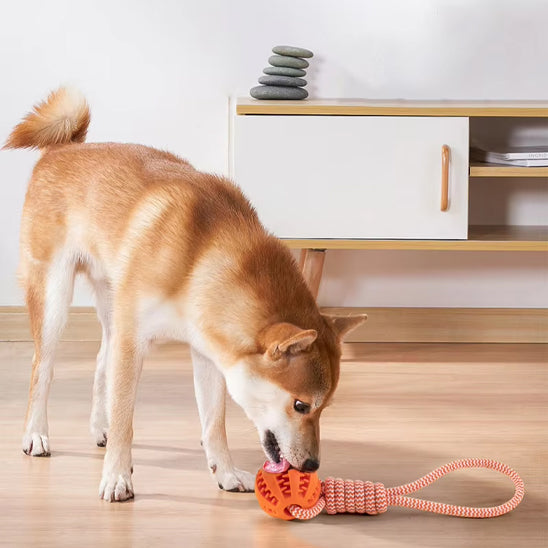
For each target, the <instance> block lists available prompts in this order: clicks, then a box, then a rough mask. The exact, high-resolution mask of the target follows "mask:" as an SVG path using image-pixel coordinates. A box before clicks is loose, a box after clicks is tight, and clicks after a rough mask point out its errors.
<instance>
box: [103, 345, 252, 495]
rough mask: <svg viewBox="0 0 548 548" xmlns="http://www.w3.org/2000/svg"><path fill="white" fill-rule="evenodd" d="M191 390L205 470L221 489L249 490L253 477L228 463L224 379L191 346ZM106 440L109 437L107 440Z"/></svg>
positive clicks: (230, 461) (211, 363) (229, 461)
mask: <svg viewBox="0 0 548 548" xmlns="http://www.w3.org/2000/svg"><path fill="white" fill-rule="evenodd" d="M191 352H192V364H193V367H194V390H195V393H196V401H197V403H198V412H199V414H200V421H201V423H202V444H203V447H204V450H205V453H206V458H207V464H208V466H209V469H210V471H211V473H212V474H213V476H214V477H215V479H216V480H217V483H218V485H219V487H220V488H221V489H224V490H225V491H243V492H245V491H253V490H254V486H255V476H254V475H252V474H250V473H249V472H245V471H243V470H238V469H237V468H235V467H234V464H233V463H232V457H231V456H230V452H229V450H228V443H227V440H226V429H225V399H226V384H225V379H224V377H223V375H222V373H221V372H220V371H219V369H218V368H217V367H216V366H215V364H214V363H213V362H212V361H211V360H210V359H209V358H206V357H205V356H203V355H202V354H200V353H199V352H197V351H196V350H195V349H194V348H192V351H191ZM109 443H110V440H109Z"/></svg>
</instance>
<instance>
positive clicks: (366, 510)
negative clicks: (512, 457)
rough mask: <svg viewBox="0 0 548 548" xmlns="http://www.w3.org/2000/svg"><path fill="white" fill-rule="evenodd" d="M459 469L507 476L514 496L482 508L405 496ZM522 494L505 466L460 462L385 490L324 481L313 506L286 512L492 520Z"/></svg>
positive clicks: (299, 516)
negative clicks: (408, 511)
mask: <svg viewBox="0 0 548 548" xmlns="http://www.w3.org/2000/svg"><path fill="white" fill-rule="evenodd" d="M463 468H487V469H489V470H496V471H497V472H500V473H501V474H504V475H505V476H508V477H509V478H510V479H511V480H512V482H513V483H514V487H515V491H514V496H513V497H512V498H511V499H510V500H508V501H507V502H505V503H504V504H501V505H499V506H491V507H486V508H474V507H470V506H456V505H453V504H444V503H441V502H433V501H430V500H423V499H416V498H412V497H407V496H405V495H408V494H409V493H413V492H415V491H418V490H419V489H423V488H424V487H426V486H427V485H430V484H431V483H434V482H435V481H436V480H438V479H440V478H441V477H443V476H445V475H447V474H449V473H450V472H453V471H455V470H461V469H463ZM524 493H525V488H524V484H523V480H522V479H521V478H520V477H519V475H518V474H517V472H515V471H514V470H512V468H510V467H509V466H506V465H505V464H502V463H500V462H497V461H494V460H490V459H462V460H456V461H453V462H450V463H449V464H445V465H444V466H440V467H439V468H436V469H435V470H433V471H432V472H430V473H429V474H426V476H423V477H422V478H419V479H418V480H416V481H413V482H411V483H407V484H405V485H400V486H397V487H389V488H388V489H387V488H385V487H384V485H383V484H382V483H372V482H370V481H359V480H357V481H353V480H342V479H339V478H327V479H326V480H325V481H324V482H322V496H321V497H320V499H319V500H318V502H317V503H316V504H315V505H314V506H312V507H311V508H306V509H305V508H301V507H300V506H298V505H295V504H294V505H292V506H290V507H289V508H288V510H289V512H290V513H291V514H292V515H293V517H295V518H297V519H301V520H306V519H311V518H313V517H315V516H317V515H318V514H319V513H320V512H321V511H322V510H323V509H324V508H325V509H326V511H327V513H328V514H343V513H348V514H372V515H374V514H382V513H383V512H386V510H387V509H388V507H389V506H403V507H405V508H413V509H415V510H422V511H423V512H434V513H436V514H444V515H446V516H458V517H462V518H494V517H496V516H501V515H503V514H506V513H508V512H510V511H511V510H513V509H514V508H515V507H516V506H517V505H518V504H519V503H520V502H521V500H522V499H523V495H524Z"/></svg>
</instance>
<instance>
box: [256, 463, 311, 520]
mask: <svg viewBox="0 0 548 548" xmlns="http://www.w3.org/2000/svg"><path fill="white" fill-rule="evenodd" d="M321 494H322V483H321V481H320V478H318V474H316V473H315V472H312V473H307V472H299V471H298V470H295V469H290V470H287V472H283V473H281V474H273V473H271V472H266V471H265V470H263V469H262V468H261V470H259V472H258V473H257V477H256V478H255V496H256V497H257V500H258V501H259V504H260V506H261V508H262V509H263V510H264V511H265V512H266V513H267V514H269V515H271V516H273V517H275V518H280V519H285V520H288V521H289V520H292V519H295V518H294V517H293V516H292V515H291V514H290V513H289V510H288V508H289V506H291V505H292V504H297V505H298V506H300V507H301V508H311V507H312V506H314V505H315V504H316V502H318V500H319V498H320V496H321Z"/></svg>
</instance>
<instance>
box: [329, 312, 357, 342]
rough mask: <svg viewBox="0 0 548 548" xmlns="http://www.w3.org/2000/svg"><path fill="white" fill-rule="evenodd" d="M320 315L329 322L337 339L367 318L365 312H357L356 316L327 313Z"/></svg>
mask: <svg viewBox="0 0 548 548" xmlns="http://www.w3.org/2000/svg"><path fill="white" fill-rule="evenodd" d="M322 316H323V317H324V318H325V319H326V320H327V321H328V322H329V323H330V324H331V327H333V329H334V330H335V333H337V335H338V336H339V339H342V338H343V337H344V336H345V335H346V334H347V333H350V331H352V330H353V329H356V327H358V326H359V325H361V324H362V323H363V322H365V320H367V314H358V315H357V316H331V315H329V314H322Z"/></svg>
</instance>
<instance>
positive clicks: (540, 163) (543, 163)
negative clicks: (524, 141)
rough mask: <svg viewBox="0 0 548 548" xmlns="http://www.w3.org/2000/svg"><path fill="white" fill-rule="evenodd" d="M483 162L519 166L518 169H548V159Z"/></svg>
mask: <svg viewBox="0 0 548 548" xmlns="http://www.w3.org/2000/svg"><path fill="white" fill-rule="evenodd" d="M481 162H486V163H488V164H499V165H504V166H518V167H548V159H537V160H499V159H498V158H494V159H490V160H485V159H481Z"/></svg>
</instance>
